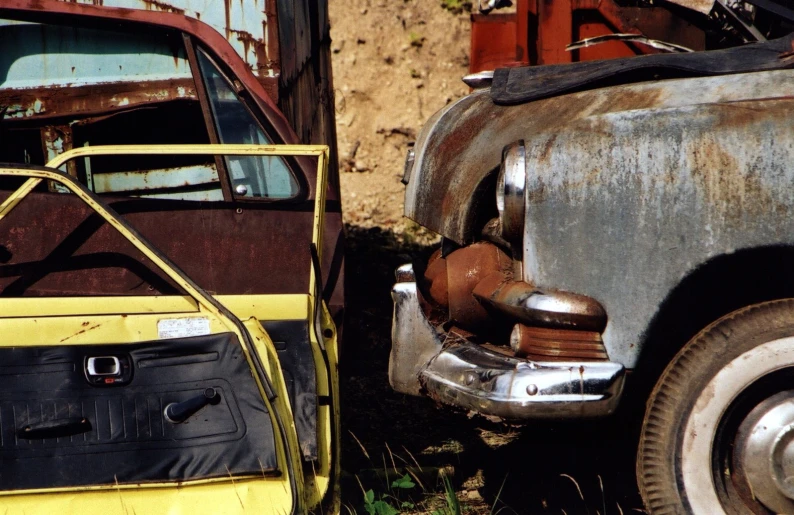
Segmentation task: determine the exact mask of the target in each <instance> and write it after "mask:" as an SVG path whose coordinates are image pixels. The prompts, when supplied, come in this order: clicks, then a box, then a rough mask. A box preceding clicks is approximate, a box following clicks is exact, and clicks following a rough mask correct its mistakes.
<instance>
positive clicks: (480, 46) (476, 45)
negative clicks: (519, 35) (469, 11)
mask: <svg viewBox="0 0 794 515" xmlns="http://www.w3.org/2000/svg"><path fill="white" fill-rule="evenodd" d="M516 32H517V30H516V16H515V15H513V14H504V13H494V14H488V15H484V14H473V15H472V16H471V49H470V51H469V69H470V70H471V71H472V72H473V73H474V72H478V71H481V70H493V69H495V68H499V67H500V66H505V65H506V64H508V63H509V60H510V56H514V55H516V53H517V52H516ZM513 60H514V61H515V62H517V63H521V61H522V60H521V59H520V58H518V56H517V55H516V57H515V58H514V59H513Z"/></svg>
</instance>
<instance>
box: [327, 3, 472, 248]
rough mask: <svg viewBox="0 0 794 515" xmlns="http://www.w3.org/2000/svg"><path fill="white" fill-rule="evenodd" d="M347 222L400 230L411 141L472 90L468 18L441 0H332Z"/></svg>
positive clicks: (399, 231) (344, 206) (338, 122)
mask: <svg viewBox="0 0 794 515" xmlns="http://www.w3.org/2000/svg"><path fill="white" fill-rule="evenodd" d="M330 16H331V37H332V38H333V44H332V49H333V51H334V54H333V67H334V86H335V96H336V109H337V114H336V116H337V131H338V141H339V155H340V160H341V161H342V170H343V172H342V178H341V182H342V198H343V209H344V213H345V221H346V222H348V223H352V224H355V225H359V226H364V227H372V226H380V227H383V228H386V229H393V230H395V232H398V233H401V232H403V231H404V230H405V228H406V227H411V226H410V224H408V222H407V221H405V220H403V218H402V213H403V193H404V186H403V185H402V184H401V183H400V178H401V177H402V169H403V163H404V161H405V154H406V151H407V149H408V143H409V142H411V141H413V140H414V138H415V135H416V132H418V130H419V129H420V128H421V126H422V125H423V124H424V122H425V121H426V120H427V118H429V117H430V116H431V115H432V114H433V113H434V112H436V111H437V110H439V109H440V108H442V107H443V106H444V105H445V104H447V103H449V102H451V101H453V100H455V99H458V98H460V97H461V96H463V95H465V94H466V93H467V92H468V88H467V87H466V86H465V85H464V84H463V83H462V82H461V80H460V78H461V77H462V76H463V75H465V74H466V73H467V71H468V52H469V34H470V29H469V17H468V14H467V13H459V14H453V13H452V12H450V11H449V10H446V9H443V8H442V7H441V6H440V3H439V2H437V1H435V0H332V1H331V2H330Z"/></svg>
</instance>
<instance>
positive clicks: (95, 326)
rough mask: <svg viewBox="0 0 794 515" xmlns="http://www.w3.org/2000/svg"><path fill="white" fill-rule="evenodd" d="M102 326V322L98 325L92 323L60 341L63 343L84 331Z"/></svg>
mask: <svg viewBox="0 0 794 515" xmlns="http://www.w3.org/2000/svg"><path fill="white" fill-rule="evenodd" d="M85 325H86V324H85V323H84V324H83V326H85ZM101 326H102V324H96V325H92V326H91V327H87V328H85V329H81V330H79V331H77V332H76V333H74V334H73V335H71V336H67V337H66V338H64V339H62V340H61V341H60V342H59V343H63V342H65V341H66V340H70V339H72V338H74V337H75V336H79V335H81V334H83V333H87V332H88V331H93V330H94V329H96V328H98V327H101Z"/></svg>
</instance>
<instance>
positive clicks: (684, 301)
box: [389, 37, 794, 514]
mask: <svg viewBox="0 0 794 515" xmlns="http://www.w3.org/2000/svg"><path fill="white" fill-rule="evenodd" d="M793 45H794V39H792V37H785V38H782V39H776V40H772V41H769V42H765V43H755V44H750V45H746V46H741V47H737V48H733V49H723V50H715V51H709V52H696V53H686V54H683V53H682V54H665V55H650V56H643V57H637V58H631V59H621V60H613V61H600V62H583V63H576V64H571V65H561V66H547V67H523V68H507V69H498V70H496V71H495V73H494V75H493V78H492V81H491V82H488V83H487V85H486V86H487V87H485V88H483V89H477V90H475V91H474V92H473V93H471V94H470V95H468V96H466V97H464V98H462V99H460V100H459V101H457V102H455V103H453V104H451V105H449V106H447V107H446V108H444V109H443V110H441V111H440V112H438V113H437V114H435V115H434V116H433V117H432V118H431V119H430V120H429V121H428V123H427V124H426V126H425V127H424V128H423V129H422V131H421V133H420V134H419V136H418V138H417V142H416V146H415V148H414V150H413V151H412V153H411V154H410V155H409V158H408V161H407V163H406V177H405V180H406V182H407V190H406V197H405V199H406V202H405V204H406V205H405V210H406V215H407V216H409V217H410V218H412V219H413V220H415V221H417V222H418V223H420V224H421V225H423V226H425V227H427V228H430V229H432V230H434V231H436V232H438V233H439V234H441V235H442V236H443V238H444V240H443V242H442V246H441V249H440V250H439V251H438V252H437V253H436V254H434V255H433V256H432V257H431V258H430V260H429V261H428V262H427V263H416V264H415V265H413V266H411V265H406V266H404V267H402V268H401V269H399V270H398V271H397V281H398V282H397V284H395V286H394V289H393V292H392V293H393V298H394V301H395V312H394V325H393V333H392V352H391V360H390V370H389V372H390V381H391V383H392V385H393V387H394V388H395V389H396V390H398V391H400V392H404V393H410V394H414V395H428V396H430V397H432V398H433V399H435V400H437V401H439V402H441V403H444V404H448V405H452V406H457V407H459V408H464V409H466V410H471V411H474V412H478V413H481V414H484V415H488V416H491V417H499V418H501V419H505V420H511V421H522V420H523V421H529V420H533V419H540V418H544V419H580V418H587V417H602V416H607V415H610V414H613V413H614V412H615V410H616V409H617V407H618V405H619V404H620V403H621V402H622V401H621V399H623V400H624V401H625V399H626V398H627V397H628V396H629V395H630V394H637V395H641V396H643V399H642V400H645V399H647V411H646V412H645V418H644V423H643V429H642V435H641V438H640V445H639V450H638V459H637V475H638V482H639V486H640V491H641V494H642V496H643V499H644V501H645V503H646V505H647V507H648V508H649V510H650V511H651V512H652V513H697V514H716V513H750V512H751V513H770V512H774V513H792V512H794V485H793V484H792V482H791V479H792V477H794V469H793V468H792V467H794V465H792V460H791V456H792V452H794V444H792V442H794V438H792V437H793V436H794V433H792V428H794V391H792V390H791V377H792V371H794V301H793V300H792V297H794V281H792V274H791V267H790V262H791V258H792V256H794V251H792V248H794V247H792V245H793V244H794V222H793V221H792V217H791V210H792V209H794V192H792V188H791V183H792V180H794V168H793V167H792V163H793V162H794V145H792V143H791V142H792V139H793V138H794V130H793V129H794V124H792V110H794V103H793V102H792V98H794V96H792V95H794V71H791V70H789V69H788V68H790V67H792V65H794V60H793V58H792V56H794V46H793ZM629 372H631V377H630V378H628V376H629ZM644 385H647V390H643V387H644ZM643 404H644V403H643Z"/></svg>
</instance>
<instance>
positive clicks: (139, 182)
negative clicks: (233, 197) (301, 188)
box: [0, 19, 223, 201]
mask: <svg viewBox="0 0 794 515" xmlns="http://www.w3.org/2000/svg"><path fill="white" fill-rule="evenodd" d="M0 48H2V49H3V53H2V54H0V133H2V134H0V162H2V161H8V162H25V163H31V164H40V165H43V164H45V163H47V162H48V161H50V160H51V159H53V158H55V157H56V156H58V155H59V154H61V153H63V152H65V151H67V150H70V149H73V148H78V147H84V146H99V145H169V144H187V143H199V144H200V143H209V142H210V138H209V133H208V128H207V125H206V123H205V120H204V115H203V112H202V109H201V102H200V100H199V98H198V95H197V93H196V86H195V80H194V77H193V74H192V72H191V66H190V62H189V60H188V57H187V51H186V49H185V46H184V42H183V39H182V37H181V35H180V34H178V33H175V32H172V31H149V32H146V33H143V32H135V31H121V30H110V29H105V28H91V27H84V26H70V25H59V24H47V23H34V22H22V21H18V20H11V19H0ZM196 80H198V78H196ZM63 170H64V171H66V172H67V173H69V174H70V175H72V176H73V177H76V178H77V179H79V180H80V181H81V182H82V183H83V184H85V185H86V186H87V187H88V188H89V189H90V190H92V191H93V192H95V193H98V194H100V195H109V196H116V197H144V198H157V199H172V200H194V201H222V200H223V190H222V187H221V179H220V177H219V173H218V170H217V168H216V166H215V160H214V158H213V157H212V156H189V155H149V156H130V155H104V156H92V157H85V158H81V159H78V160H73V161H71V162H69V163H68V164H66V165H64V166H63ZM3 180H6V179H3ZM42 186H43V188H42V189H44V188H45V187H48V189H49V190H50V191H53V192H61V193H65V191H64V188H62V187H60V186H59V185H58V184H57V183H54V182H52V183H49V184H48V185H42ZM0 188H4V185H3V184H2V181H0Z"/></svg>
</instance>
